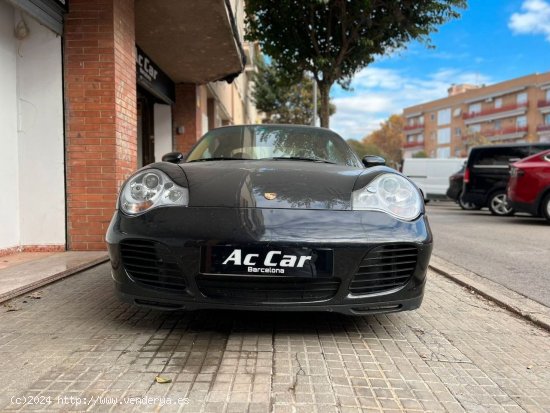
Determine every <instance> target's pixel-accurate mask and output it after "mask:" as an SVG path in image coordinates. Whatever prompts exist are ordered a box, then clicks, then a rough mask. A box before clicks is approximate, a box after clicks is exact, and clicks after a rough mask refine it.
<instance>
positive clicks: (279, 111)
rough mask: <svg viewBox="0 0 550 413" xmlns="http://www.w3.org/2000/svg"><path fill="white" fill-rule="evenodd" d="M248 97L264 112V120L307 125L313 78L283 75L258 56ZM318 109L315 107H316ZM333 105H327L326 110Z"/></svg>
mask: <svg viewBox="0 0 550 413" xmlns="http://www.w3.org/2000/svg"><path fill="white" fill-rule="evenodd" d="M256 66H257V68H258V71H257V73H256V75H255V77H254V91H253V93H252V98H253V99H254V102H255V104H256V108H258V110H260V111H261V112H264V113H265V115H266V118H265V120H264V122H265V123H290V124H297V125H310V124H311V123H312V120H313V111H314V107H313V106H314V105H313V80H312V79H311V78H308V77H307V76H302V78H301V79H299V80H298V81H297V82H296V81H292V80H290V79H288V78H287V77H285V76H284V75H283V74H281V72H280V71H279V70H278V69H277V68H276V66H275V65H273V64H268V63H266V62H265V61H264V59H263V58H262V57H259V58H258V60H257V62H256ZM318 110H319V108H318ZM335 112H336V106H334V105H333V104H331V105H330V114H331V115H332V114H334V113H335Z"/></svg>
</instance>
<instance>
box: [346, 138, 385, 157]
mask: <svg viewBox="0 0 550 413" xmlns="http://www.w3.org/2000/svg"><path fill="white" fill-rule="evenodd" d="M347 142H348V145H349V146H350V147H351V149H353V151H354V152H355V153H356V154H357V155H358V156H359V157H360V158H363V157H364V156H365V155H378V156H382V157H384V158H385V157H386V154H385V153H384V152H382V149H380V148H379V147H378V146H376V145H374V144H372V143H365V142H362V141H358V140H355V139H348V140H347Z"/></svg>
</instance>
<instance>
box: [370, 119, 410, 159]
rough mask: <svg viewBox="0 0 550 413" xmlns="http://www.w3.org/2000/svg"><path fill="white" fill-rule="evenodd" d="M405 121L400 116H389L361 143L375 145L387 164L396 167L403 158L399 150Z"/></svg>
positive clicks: (401, 144) (402, 140) (402, 139)
mask: <svg viewBox="0 0 550 413" xmlns="http://www.w3.org/2000/svg"><path fill="white" fill-rule="evenodd" d="M404 125H405V119H403V116H400V115H391V116H390V117H389V118H388V119H387V120H385V121H384V122H382V123H381V124H380V128H379V129H377V130H375V131H373V132H371V133H370V134H369V135H367V136H366V137H365V138H364V139H363V143H364V144H366V145H368V144H371V145H375V146H377V147H378V148H380V149H381V150H382V152H383V153H384V154H385V156H386V160H387V161H388V163H389V164H393V165H397V164H399V163H400V162H401V159H402V157H403V155H402V152H401V148H402V146H403V142H404V134H403V126H404Z"/></svg>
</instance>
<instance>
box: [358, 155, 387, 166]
mask: <svg viewBox="0 0 550 413" xmlns="http://www.w3.org/2000/svg"><path fill="white" fill-rule="evenodd" d="M362 161H363V165H365V168H372V167H373V166H384V165H386V160H385V159H384V158H382V157H381V156H376V155H365V156H364V157H363V159H362Z"/></svg>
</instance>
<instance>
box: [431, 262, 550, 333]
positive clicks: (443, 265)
mask: <svg viewBox="0 0 550 413" xmlns="http://www.w3.org/2000/svg"><path fill="white" fill-rule="evenodd" d="M429 268H430V269H431V270H433V271H435V272H436V273H437V274H439V275H442V276H444V277H446V278H448V279H450V280H451V281H454V282H456V283H457V284H459V285H461V286H463V287H466V288H468V289H470V290H472V291H475V292H476V293H477V294H479V295H481V296H482V297H484V298H486V299H488V300H491V301H493V302H494V303H496V304H497V305H499V306H500V307H503V308H505V309H506V310H508V311H510V312H512V313H514V314H516V315H518V316H520V317H522V318H525V319H526V320H528V321H530V322H531V323H533V324H535V325H537V326H538V327H541V328H543V329H545V330H547V331H550V308H548V307H546V306H544V305H542V304H540V303H538V302H536V301H534V300H531V299H530V298H527V297H525V296H524V295H522V294H519V293H517V292H515V291H513V290H510V289H509V288H506V287H504V286H502V285H500V284H498V283H496V282H494V281H491V280H489V279H487V278H484V277H483V276H481V275H479V274H476V273H474V272H471V271H468V270H466V269H465V268H462V267H460V266H458V265H455V264H453V263H450V262H448V261H445V260H444V259H442V258H440V257H437V256H433V255H432V259H431V261H430V264H429Z"/></svg>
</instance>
